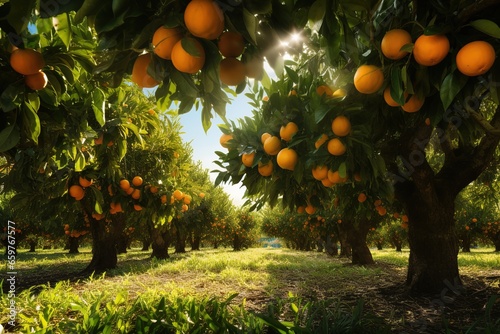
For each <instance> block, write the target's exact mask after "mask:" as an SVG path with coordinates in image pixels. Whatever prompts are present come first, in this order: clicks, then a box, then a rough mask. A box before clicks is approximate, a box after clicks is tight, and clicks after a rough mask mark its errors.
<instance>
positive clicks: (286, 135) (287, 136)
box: [280, 122, 299, 142]
mask: <svg viewBox="0 0 500 334" xmlns="http://www.w3.org/2000/svg"><path fill="white" fill-rule="evenodd" d="M298 131H299V127H298V126H297V124H295V123H294V122H288V123H287V124H286V125H282V126H281V128H280V137H281V139H283V140H284V141H286V142H289V141H290V140H292V137H293V136H294V135H295V134H296V133H297V132H298Z"/></svg>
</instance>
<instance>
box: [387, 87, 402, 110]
mask: <svg viewBox="0 0 500 334" xmlns="http://www.w3.org/2000/svg"><path fill="white" fill-rule="evenodd" d="M384 100H385V103H387V104H388V105H390V106H391V107H399V106H400V104H399V103H397V102H396V101H394V99H393V98H392V96H391V87H390V86H387V87H386V89H384Z"/></svg>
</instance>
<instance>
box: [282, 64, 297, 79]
mask: <svg viewBox="0 0 500 334" xmlns="http://www.w3.org/2000/svg"><path fill="white" fill-rule="evenodd" d="M285 71H286V74H288V76H289V77H290V79H292V81H293V82H295V83H298V82H299V76H298V74H297V72H295V71H294V70H292V69H291V68H290V67H288V66H285Z"/></svg>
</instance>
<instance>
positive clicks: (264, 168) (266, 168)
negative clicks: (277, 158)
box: [257, 160, 274, 176]
mask: <svg viewBox="0 0 500 334" xmlns="http://www.w3.org/2000/svg"><path fill="white" fill-rule="evenodd" d="M257 166H258V167H257V169H258V170H259V174H260V175H262V176H271V174H272V173H273V169H274V167H273V162H272V161H271V160H269V161H268V162H267V163H266V164H263V163H262V162H260V161H259V164H258V165H257Z"/></svg>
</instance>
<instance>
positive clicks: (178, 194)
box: [172, 189, 184, 201]
mask: <svg viewBox="0 0 500 334" xmlns="http://www.w3.org/2000/svg"><path fill="white" fill-rule="evenodd" d="M172 196H174V198H175V199H176V200H178V201H180V200H181V199H182V198H183V197H184V194H183V193H182V191H180V190H179V189H176V190H174V192H173V194H172Z"/></svg>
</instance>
